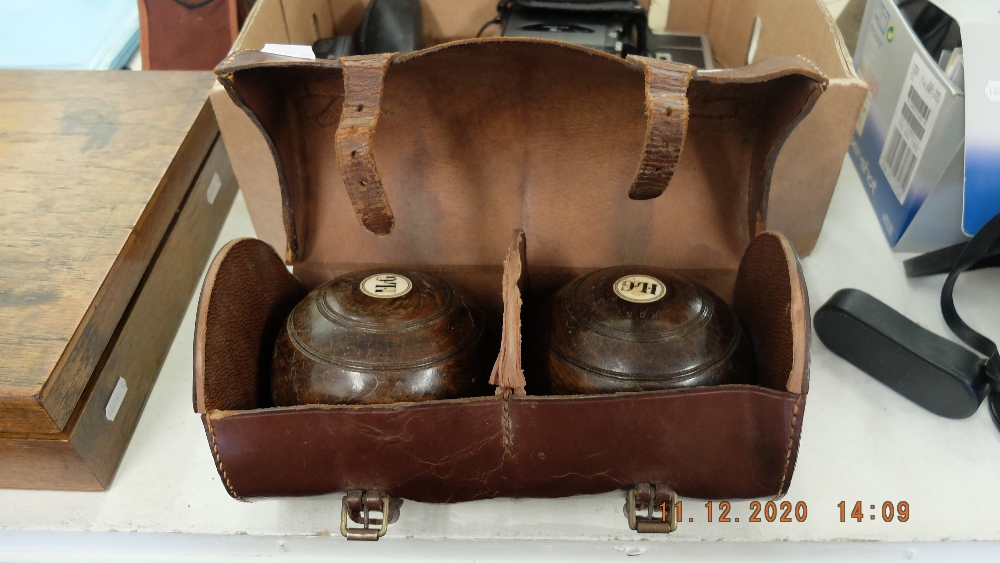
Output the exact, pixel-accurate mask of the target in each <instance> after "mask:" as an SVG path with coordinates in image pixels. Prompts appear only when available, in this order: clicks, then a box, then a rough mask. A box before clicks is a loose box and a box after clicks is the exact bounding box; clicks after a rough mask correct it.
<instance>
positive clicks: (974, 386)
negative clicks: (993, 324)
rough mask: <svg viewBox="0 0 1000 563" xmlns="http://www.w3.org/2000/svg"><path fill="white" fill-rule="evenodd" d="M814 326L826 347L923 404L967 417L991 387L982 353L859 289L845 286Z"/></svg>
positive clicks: (941, 412) (820, 312)
mask: <svg viewBox="0 0 1000 563" xmlns="http://www.w3.org/2000/svg"><path fill="white" fill-rule="evenodd" d="M814 326H815V327H816V334H818V335H819V338H820V340H822V341H823V344H824V345H826V347H827V348H829V349H830V350H832V351H833V352H834V353H836V354H837V355H838V356H840V357H842V358H844V359H845V360H847V361H849V362H851V363H852V364H854V365H855V366H857V367H858V368H860V369H861V370H862V371H864V372H866V373H868V374H869V375H871V376H872V377H874V378H875V379H877V380H879V381H881V382H882V383H884V384H886V385H888V386H889V387H891V388H892V389H893V390H895V391H896V392H898V393H899V394H900V395H903V396H904V397H906V398H907V399H910V400H911V401H913V402H914V403H917V404H918V405H920V406H922V407H924V408H925V409H927V410H929V411H931V412H933V413H935V414H939V415H941V416H945V417H948V418H965V417H967V416H971V415H972V414H974V413H975V412H976V410H977V409H978V408H979V404H980V403H981V402H982V400H983V398H984V397H985V396H986V394H987V392H988V391H989V385H988V380H987V378H986V376H985V374H984V372H983V369H982V367H983V363H984V362H983V360H982V359H980V357H979V356H978V355H976V354H975V353H973V352H971V351H969V350H967V349H966V348H964V347H962V346H961V345H959V344H956V343H954V342H952V341H950V340H948V339H946V338H942V337H940V336H938V335H936V334H934V333H932V332H930V331H928V330H927V329H925V328H922V327H920V326H919V325H917V324H916V323H915V322H913V321H911V320H910V319H908V318H906V317H904V316H903V315H901V314H900V313H898V312H897V311H896V310H895V309H893V308H891V307H889V306H888V305H886V304H885V303H883V302H881V301H879V300H878V299H875V298H874V297H872V296H871V295H869V294H867V293H865V292H863V291H861V290H858V289H842V290H840V291H838V292H837V293H835V294H834V295H833V297H831V298H830V300H829V301H827V302H826V304H824V305H823V306H822V307H820V309H819V310H818V311H816V316H815V321H814Z"/></svg>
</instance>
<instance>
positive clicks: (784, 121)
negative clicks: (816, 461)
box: [217, 39, 826, 270]
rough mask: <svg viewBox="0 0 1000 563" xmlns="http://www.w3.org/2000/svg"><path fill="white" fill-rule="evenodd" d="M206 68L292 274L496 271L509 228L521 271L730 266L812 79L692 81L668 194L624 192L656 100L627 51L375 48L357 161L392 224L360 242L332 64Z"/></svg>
mask: <svg viewBox="0 0 1000 563" xmlns="http://www.w3.org/2000/svg"><path fill="white" fill-rule="evenodd" d="M345 60H346V59H345ZM217 72H218V73H219V74H220V80H221V81H222V83H223V84H224V85H225V86H226V88H227V90H228V91H229V93H230V95H231V96H232V97H233V99H234V101H236V103H237V104H238V105H241V106H242V107H243V108H244V109H245V110H247V111H248V114H249V115H250V116H251V118H252V119H253V120H255V121H256V122H257V123H258V125H259V126H260V128H261V129H262V131H263V132H264V134H265V136H266V137H267V140H268V142H269V144H270V146H271V148H272V153H273V155H274V157H275V160H276V163H277V165H278V168H279V178H280V181H281V184H282V186H281V189H282V195H283V203H284V215H285V226H286V231H287V234H288V235H289V236H288V239H289V248H288V251H287V253H286V260H288V261H289V262H291V263H294V264H296V265H297V266H298V265H307V264H310V263H312V264H342V265H352V264H370V263H397V264H414V265H421V264H436V265H448V264H453V265H495V264H498V263H500V262H501V261H502V260H503V258H504V256H505V252H506V248H507V242H508V239H509V236H510V233H511V231H512V230H513V229H515V228H523V229H524V230H525V232H526V233H527V234H528V236H529V237H530V238H531V240H532V267H533V268H548V267H558V268H597V267H603V266H608V265H613V264H621V263H650V264H659V265H663V266H667V267H672V268H678V269H729V270H735V268H736V267H737V265H738V263H739V260H740V257H741V256H742V254H743V251H744V249H745V248H746V246H747V244H748V243H749V241H750V239H751V238H752V236H753V235H755V234H757V233H759V232H761V231H763V230H764V227H765V225H766V209H767V186H768V182H769V179H770V172H769V171H770V169H771V166H772V165H773V161H774V158H775V155H776V154H777V149H778V148H779V146H780V144H781V141H782V140H783V139H784V138H785V136H787V134H788V132H789V131H790V129H791V128H792V126H793V125H794V124H795V123H797V121H798V120H799V119H801V117H802V116H803V115H804V114H805V112H806V111H808V109H809V107H811V105H812V103H814V101H815V100H816V98H817V97H818V95H819V94H820V93H821V91H822V90H823V88H824V87H825V84H826V79H825V77H824V76H823V75H822V74H821V73H819V71H818V70H817V69H816V68H815V67H814V66H812V65H811V63H809V62H808V61H805V60H804V59H800V58H794V57H777V58H772V59H767V60H765V61H762V62H760V63H757V64H754V65H750V66H747V67H743V68H740V69H735V70H722V71H711V72H702V73H698V74H696V75H695V76H694V77H693V78H692V79H691V82H690V84H689V87H688V89H687V103H688V104H687V105H688V106H689V107H688V110H689V116H688V120H689V121H688V124H687V127H686V138H684V140H683V146H682V147H680V157H679V161H678V162H677V163H676V166H675V167H673V170H672V172H673V179H672V180H671V181H670V186H669V187H667V189H666V192H665V193H664V194H663V195H661V196H659V197H655V198H654V199H647V200H635V199H630V197H629V192H630V186H633V183H634V181H635V180H636V177H637V169H639V168H640V164H641V160H642V158H643V154H644V147H645V146H646V145H647V144H648V143H649V142H650V139H649V136H648V129H650V126H649V123H647V117H648V116H647V115H646V114H647V108H649V107H654V105H655V104H654V103H653V102H654V101H655V100H654V99H653V96H652V95H651V93H650V88H649V82H648V81H647V78H648V77H650V76H652V72H651V71H650V70H649V68H648V67H647V66H646V65H645V64H644V63H643V62H642V61H639V60H630V61H625V60H622V59H617V58H614V57H611V56H607V55H604V54H600V53H597V52H594V51H591V50H585V49H581V48H578V47H575V46H571V45H568V44H560V43H554V42H545V41H535V40H519V39H492V40H470V41H460V42H455V43H449V44H446V45H443V46H440V47H435V48H431V49H426V50H424V51H419V52H417V53H413V54H410V55H405V56H399V57H395V58H391V60H390V61H389V62H388V63H387V67H386V68H385V70H384V82H383V83H381V84H374V85H368V86H367V87H378V88H382V89H381V91H380V92H378V94H380V96H375V97H374V100H375V104H376V108H375V111H376V113H375V114H374V116H373V117H372V118H371V119H370V122H371V127H372V128H373V130H374V134H373V136H372V139H371V146H370V147H369V150H370V152H371V154H372V155H373V158H372V162H371V164H370V169H371V170H375V164H374V163H375V162H377V175H378V176H377V179H378V180H379V181H380V182H381V185H382V186H383V187H384V198H385V200H386V201H387V202H388V206H389V207H391V209H392V215H391V217H392V220H393V223H392V224H389V225H388V226H387V228H386V230H385V231H384V232H389V231H390V230H391V234H389V235H388V236H373V234H372V232H369V230H366V227H365V225H363V224H362V223H360V222H359V220H358V218H356V217H355V210H354V208H353V207H352V202H351V199H350V197H349V194H348V191H347V190H346V189H345V187H344V181H343V179H342V176H343V174H344V171H343V170H341V168H340V166H339V165H338V158H336V155H337V151H338V144H337V130H338V127H342V125H341V122H342V119H341V117H342V112H344V111H354V110H355V109H356V106H354V105H351V106H350V107H349V108H348V109H346V110H345V108H346V107H347V105H346V104H345V92H344V85H345V81H344V72H343V70H342V67H341V65H340V63H338V62H336V61H309V62H307V61H294V60H291V59H287V58H284V57H277V56H274V55H267V54H262V53H259V52H254V51H242V52H238V53H235V54H234V55H233V56H231V57H230V58H229V59H227V60H226V61H225V62H224V63H223V64H222V65H221V66H220V68H219V69H217ZM364 87H366V86H361V87H360V88H362V89H363V88H364ZM652 93H654V94H655V92H652ZM348 94H350V92H348ZM379 98H380V99H379ZM365 111H366V112H367V111H368V109H367V108H366V109H365ZM661 189H662V188H661ZM356 205H357V203H355V206H356ZM383 234H384V233H383Z"/></svg>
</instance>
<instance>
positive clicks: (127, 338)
mask: <svg viewBox="0 0 1000 563" xmlns="http://www.w3.org/2000/svg"><path fill="white" fill-rule="evenodd" d="M214 82H215V77H214V76H213V75H212V74H211V73H208V72H200V73H181V72H167V73H139V72H107V73H103V72H88V71H82V72H42V71H8V72H3V73H0V131H2V133H0V155H3V165H2V166H0V202H2V203H0V241H2V242H0V488H18V489H60V490H90V491H93V490H102V489H104V488H105V487H107V486H108V484H109V483H110V481H111V479H112V476H113V475H114V473H115V470H116V469H117V467H118V463H119V461H120V460H121V458H122V455H123V454H124V452H125V448H126V446H127V445H128V442H129V439H130V438H131V436H132V431H133V430H134V429H135V425H136V423H137V421H138V419H139V414H140V413H141V412H142V409H143V406H144V405H145V402H146V398H147V397H148V396H149V392H150V390H151V389H152V387H153V383H154V382H155V381H156V376H157V374H158V373H159V371H160V367H161V365H162V364H163V361H164V360H165V358H166V355H167V351H168V350H169V348H170V344H171V343H172V342H173V339H174V334H175V333H176V331H177V327H178V326H179V325H180V323H181V319H182V318H183V316H184V311H185V310H186V308H187V305H188V302H189V301H190V299H191V295H192V293H193V292H194V289H195V286H196V285H197V283H198V277H199V276H200V275H201V272H202V270H203V269H204V266H205V264H206V262H207V261H208V255H209V252H210V251H211V249H212V247H213V245H214V244H215V239H216V237H217V236H218V233H219V230H220V229H221V228H222V223H223V221H224V220H225V218H226V215H227V214H228V212H229V208H230V204H231V203H232V201H233V198H234V197H235V196H236V181H235V178H234V176H233V172H232V169H231V167H230V165H229V159H228V156H227V154H226V148H225V146H224V145H223V143H222V140H221V138H220V136H219V128H218V125H217V124H216V122H215V117H214V115H213V113H212V109H211V107H209V105H208V92H209V90H210V89H211V87H212V84H213V83H214Z"/></svg>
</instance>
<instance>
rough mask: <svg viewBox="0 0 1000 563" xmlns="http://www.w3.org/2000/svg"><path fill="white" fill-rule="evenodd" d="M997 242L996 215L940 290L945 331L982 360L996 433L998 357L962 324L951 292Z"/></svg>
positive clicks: (999, 227)
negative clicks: (987, 381)
mask: <svg viewBox="0 0 1000 563" xmlns="http://www.w3.org/2000/svg"><path fill="white" fill-rule="evenodd" d="M998 241H1000V215H997V216H996V217H994V218H993V219H991V220H990V221H989V222H988V223H986V225H984V226H983V228H982V229H980V230H979V232H978V233H976V236H974V237H972V239H971V240H970V241H969V242H968V243H966V245H965V248H964V249H963V250H962V253H961V255H959V257H958V260H956V261H955V265H954V266H953V267H952V269H951V272H950V273H949V274H948V279H946V280H945V282H944V287H943V288H942V289H941V314H942V315H944V320H945V322H946V323H948V328H950V329H951V331H952V332H954V333H955V335H956V336H958V337H959V338H961V339H962V341H963V342H965V343H966V344H968V345H969V347H971V348H973V349H974V350H976V351H977V352H979V353H980V354H982V355H984V356H986V362H985V363H984V364H983V367H982V369H983V373H984V375H985V376H986V378H987V379H988V380H989V382H990V386H991V387H992V388H993V390H992V391H991V392H990V413H991V414H992V416H993V423H994V424H995V425H996V426H997V429H998V430H1000V418H998V414H1000V412H998V411H1000V353H998V351H997V345H996V343H994V342H993V341H992V340H990V339H989V338H986V337H985V336H983V335H982V334H980V333H978V332H976V331H975V330H974V329H972V327H970V326H969V325H967V324H965V321H963V320H962V317H960V316H959V315H958V311H957V310H956V309H955V299H954V295H953V293H954V290H955V282H956V281H957V280H958V276H959V275H961V274H962V272H965V271H966V270H968V269H970V268H972V267H973V266H974V265H975V264H976V263H977V262H979V261H980V260H982V259H983V258H984V257H985V256H987V255H988V254H989V253H990V251H991V249H992V248H993V246H994V245H996V244H997V242H998Z"/></svg>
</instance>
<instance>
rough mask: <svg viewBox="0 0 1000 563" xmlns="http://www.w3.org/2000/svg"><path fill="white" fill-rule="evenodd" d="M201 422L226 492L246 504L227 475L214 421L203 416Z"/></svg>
mask: <svg viewBox="0 0 1000 563" xmlns="http://www.w3.org/2000/svg"><path fill="white" fill-rule="evenodd" d="M201 420H202V422H203V423H204V425H205V432H206V433H207V434H208V440H209V442H211V443H212V453H213V454H214V455H213V457H214V458H215V469H216V470H217V471H218V472H219V477H221V478H222V484H223V486H224V487H226V492H228V493H229V496H231V497H233V498H234V499H236V500H238V501H241V502H246V499H244V498H243V497H241V496H240V495H239V493H237V492H236V489H234V488H233V484H232V482H230V480H229V475H228V474H227V473H226V468H225V466H223V464H222V454H221V453H219V443H218V442H217V441H216V440H215V427H213V426H212V420H211V419H210V418H209V415H207V414H203V415H201Z"/></svg>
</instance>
